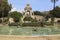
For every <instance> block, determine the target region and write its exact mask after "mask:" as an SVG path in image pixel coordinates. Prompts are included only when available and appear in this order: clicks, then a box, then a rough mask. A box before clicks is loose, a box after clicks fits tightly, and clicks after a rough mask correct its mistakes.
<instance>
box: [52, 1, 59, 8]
mask: <svg viewBox="0 0 60 40" xmlns="http://www.w3.org/2000/svg"><path fill="white" fill-rule="evenodd" d="M57 1H58V0H51V2H53V3H54V4H53V9H55V4H56V2H57Z"/></svg>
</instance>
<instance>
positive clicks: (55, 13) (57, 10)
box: [50, 6, 60, 18]
mask: <svg viewBox="0 0 60 40" xmlns="http://www.w3.org/2000/svg"><path fill="white" fill-rule="evenodd" d="M50 15H52V16H53V17H57V18H60V7H58V6H56V7H55V9H54V10H51V11H50Z"/></svg>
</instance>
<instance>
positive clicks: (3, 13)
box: [0, 0, 12, 23]
mask: <svg viewBox="0 0 60 40" xmlns="http://www.w3.org/2000/svg"><path fill="white" fill-rule="evenodd" d="M11 8H12V5H11V4H9V3H8V0H0V18H1V17H2V18H3V19H2V23H3V20H4V17H7V16H8V14H9V11H10V10H11Z"/></svg>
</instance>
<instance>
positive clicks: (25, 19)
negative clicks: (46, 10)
mask: <svg viewBox="0 0 60 40" xmlns="http://www.w3.org/2000/svg"><path fill="white" fill-rule="evenodd" d="M23 20H24V21H33V18H32V17H30V16H26V17H25V18H24V19H23Z"/></svg>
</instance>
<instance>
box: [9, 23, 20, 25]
mask: <svg viewBox="0 0 60 40" xmlns="http://www.w3.org/2000/svg"><path fill="white" fill-rule="evenodd" d="M8 25H9V26H19V25H20V24H19V23H11V24H8Z"/></svg>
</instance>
